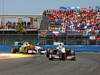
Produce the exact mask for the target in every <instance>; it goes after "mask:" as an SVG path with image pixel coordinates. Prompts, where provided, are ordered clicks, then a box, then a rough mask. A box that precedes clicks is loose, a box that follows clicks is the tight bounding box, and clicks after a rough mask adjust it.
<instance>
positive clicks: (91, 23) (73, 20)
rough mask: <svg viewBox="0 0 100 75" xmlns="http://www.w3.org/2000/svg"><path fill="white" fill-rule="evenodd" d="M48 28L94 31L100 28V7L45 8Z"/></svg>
mask: <svg viewBox="0 0 100 75" xmlns="http://www.w3.org/2000/svg"><path fill="white" fill-rule="evenodd" d="M43 15H44V16H46V17H47V18H48V22H49V30H53V29H54V30H55V29H58V30H59V29H60V30H63V31H84V30H87V31H95V30H100V8H98V9H96V8H91V7H89V8H79V9H78V8H77V9H75V8H70V9H55V10H52V9H50V10H45V11H44V13H43Z"/></svg>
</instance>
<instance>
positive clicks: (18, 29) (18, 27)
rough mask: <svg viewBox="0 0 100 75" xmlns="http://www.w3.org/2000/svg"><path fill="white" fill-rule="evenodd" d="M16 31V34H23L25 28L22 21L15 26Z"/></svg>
mask: <svg viewBox="0 0 100 75" xmlns="http://www.w3.org/2000/svg"><path fill="white" fill-rule="evenodd" d="M16 31H17V32H20V33H23V32H25V27H24V23H23V21H22V19H21V20H19V22H18V24H17V28H16Z"/></svg>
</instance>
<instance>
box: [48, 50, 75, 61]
mask: <svg viewBox="0 0 100 75" xmlns="http://www.w3.org/2000/svg"><path fill="white" fill-rule="evenodd" d="M46 57H47V58H48V59H49V60H53V59H60V60H75V51H74V50H71V49H66V52H65V53H61V52H60V51H59V50H57V49H48V50H47V53H46Z"/></svg>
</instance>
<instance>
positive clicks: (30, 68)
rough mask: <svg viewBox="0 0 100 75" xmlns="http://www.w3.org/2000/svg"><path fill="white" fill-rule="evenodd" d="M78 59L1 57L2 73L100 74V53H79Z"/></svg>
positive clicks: (17, 74) (42, 74)
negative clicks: (50, 59)
mask: <svg viewBox="0 0 100 75" xmlns="http://www.w3.org/2000/svg"><path fill="white" fill-rule="evenodd" d="M76 57H77V59H76V61H67V60H66V61H60V60H54V61H49V60H48V59H47V58H46V57H45V56H41V55H38V56H34V57H32V58H17V59H1V60H0V75H100V54H99V53H98V54H97V53H78V54H77V55H76Z"/></svg>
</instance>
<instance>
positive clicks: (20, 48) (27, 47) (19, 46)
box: [11, 42, 37, 54]
mask: <svg viewBox="0 0 100 75" xmlns="http://www.w3.org/2000/svg"><path fill="white" fill-rule="evenodd" d="M11 52H12V53H26V54H36V53H37V51H36V50H35V46H34V45H32V44H30V43H28V42H23V43H22V42H15V45H14V47H13V48H12V49H11Z"/></svg>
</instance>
